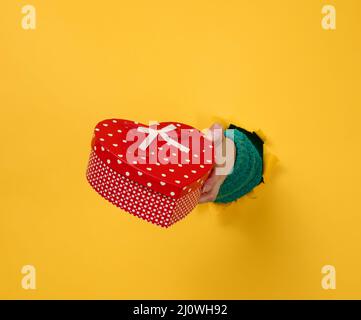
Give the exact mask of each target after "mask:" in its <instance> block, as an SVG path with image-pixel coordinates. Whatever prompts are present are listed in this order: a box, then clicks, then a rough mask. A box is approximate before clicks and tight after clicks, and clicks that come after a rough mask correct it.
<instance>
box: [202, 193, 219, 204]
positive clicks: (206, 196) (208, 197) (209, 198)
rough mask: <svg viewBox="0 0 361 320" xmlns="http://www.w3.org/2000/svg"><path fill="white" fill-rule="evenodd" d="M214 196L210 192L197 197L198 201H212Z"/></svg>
mask: <svg viewBox="0 0 361 320" xmlns="http://www.w3.org/2000/svg"><path fill="white" fill-rule="evenodd" d="M215 199H216V196H215V195H214V194H213V193H212V192H208V193H203V194H202V195H201V196H200V198H199V203H206V202H213V201H214V200H215Z"/></svg>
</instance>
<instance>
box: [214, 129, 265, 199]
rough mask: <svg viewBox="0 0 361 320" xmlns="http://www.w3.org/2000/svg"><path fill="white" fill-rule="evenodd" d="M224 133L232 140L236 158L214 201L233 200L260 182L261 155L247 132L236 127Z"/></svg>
mask: <svg viewBox="0 0 361 320" xmlns="http://www.w3.org/2000/svg"><path fill="white" fill-rule="evenodd" d="M232 131H233V132H232ZM224 134H225V136H226V137H228V138H230V139H232V140H233V141H234V144H235V147H236V158H235V163H234V167H233V171H232V172H231V173H230V174H229V175H228V177H227V178H226V180H224V182H223V184H222V185H221V188H220V190H219V193H218V196H217V198H216V200H215V201H214V202H216V203H228V202H232V201H235V200H237V199H239V198H240V197H242V196H244V195H245V194H247V193H248V192H250V191H252V189H253V188H254V187H256V186H257V185H258V184H260V183H261V182H262V171H263V160H262V156H261V155H260V152H259V150H257V148H256V146H255V145H254V144H253V143H252V142H251V140H250V139H249V138H248V137H247V134H245V133H244V132H242V131H240V130H237V129H235V130H226V131H225V133H224Z"/></svg>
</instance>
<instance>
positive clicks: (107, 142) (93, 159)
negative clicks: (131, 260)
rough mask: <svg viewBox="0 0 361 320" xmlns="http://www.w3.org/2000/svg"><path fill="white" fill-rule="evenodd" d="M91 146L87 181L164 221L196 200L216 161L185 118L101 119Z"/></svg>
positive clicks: (155, 220) (110, 197) (136, 212)
mask: <svg viewBox="0 0 361 320" xmlns="http://www.w3.org/2000/svg"><path fill="white" fill-rule="evenodd" d="M91 146H92V149H91V153H90V158H89V163H88V169H87V172H86V176H87V179H88V181H89V183H90V184H91V186H92V187H93V188H94V189H95V190H96V191H97V192H98V193H99V194H100V195H102V196H103V197H104V198H105V199H107V200H109V201H110V202H111V203H113V204H114V205H116V206H118V207H120V208H121V209H123V210H125V211H127V212H129V213H131V214H133V215H135V216H137V217H140V218H142V219H144V220H147V221H149V222H152V223H155V224H157V225H159V226H162V227H169V226H170V225H172V224H174V223H175V222H177V221H178V220H180V219H182V218H184V217H185V216H186V215H187V214H188V213H189V212H190V211H191V210H192V209H193V208H194V207H195V206H196V205H197V204H198V200H199V197H200V190H201V187H202V185H203V184H204V182H205V181H206V179H207V177H208V175H209V173H210V171H211V170H212V168H213V164H214V152H213V149H214V148H213V143H212V141H211V140H209V139H207V138H206V137H205V136H204V134H203V133H201V132H200V131H199V130H197V129H195V128H193V127H191V126H188V125H186V124H183V123H173V122H162V123H152V124H150V125H149V126H146V125H143V124H140V123H138V122H134V121H130V120H121V119H108V120H104V121H101V122H99V123H98V124H97V126H96V127H95V130H94V136H93V139H92V143H91Z"/></svg>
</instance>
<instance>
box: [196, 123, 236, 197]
mask: <svg viewBox="0 0 361 320" xmlns="http://www.w3.org/2000/svg"><path fill="white" fill-rule="evenodd" d="M206 135H207V136H208V137H209V138H212V139H213V143H214V148H215V150H216V154H215V157H216V164H215V166H214V167H213V169H212V171H211V173H210V174H209V176H208V179H207V181H206V182H205V183H204V185H203V188H202V192H201V196H200V199H199V203H206V202H213V201H214V200H216V198H217V195H218V192H219V189H220V187H221V185H222V183H223V182H224V180H225V179H226V178H227V176H228V174H229V173H230V172H231V171H232V169H233V165H234V161H235V145H234V142H233V141H232V140H231V139H228V138H226V137H225V136H224V134H223V128H222V126H221V125H220V124H218V123H215V124H213V125H212V126H211V127H210V128H209V129H208V132H207V134H206ZM217 150H219V151H221V152H220V153H221V154H225V156H222V155H221V156H220V155H219V152H217ZM223 159H224V161H223ZM222 169H225V170H222Z"/></svg>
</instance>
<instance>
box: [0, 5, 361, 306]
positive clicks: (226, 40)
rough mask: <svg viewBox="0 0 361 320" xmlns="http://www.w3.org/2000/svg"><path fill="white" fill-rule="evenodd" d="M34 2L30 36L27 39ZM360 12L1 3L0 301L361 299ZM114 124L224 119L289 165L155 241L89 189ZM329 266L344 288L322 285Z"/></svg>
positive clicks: (155, 232)
mask: <svg viewBox="0 0 361 320" xmlns="http://www.w3.org/2000/svg"><path fill="white" fill-rule="evenodd" d="M25 4H32V5H34V6H35V8H36V9H37V29H36V30H33V31H26V30H23V29H22V28H21V19H22V14H21V7H22V6H23V5H25ZM324 4H334V5H335V6H336V10H337V30H336V31H325V30H323V29H322V28H321V18H322V15H321V8H322V6H323V5H324ZM360 13H361V2H360V1H359V0H343V1H334V0H332V1H331V0H329V1H321V0H302V1H289V0H284V1H280V0H274V1H266V0H263V1H260V0H258V1H246V0H237V1H236V0H234V1H231V0H227V1H224V0H195V1H194V0H193V1H188V0H184V1H170V0H167V1H161V0H153V1H146V0H136V1H123V0H119V1H116V0H104V1H100V2H99V1H84V0H78V1H70V0H66V1H65V0H63V1H60V0H52V1H49V0H32V1H31V2H24V1H16V0H2V1H1V4H0V17H1V18H0V99H1V100H0V108H1V109H0V110H1V113H0V116H1V117H0V119H1V139H0V150H1V151H0V152H1V157H0V177H1V178H0V180H1V183H0V298H6V299H7V298H21V299H40V298H70V299H72V298H111V299H116V298H121V299H126V298H128V299H132V298H154V299H158V298H159V299H171V298H179V299H183V298H200V299H202V298H219V299H221V298H228V299H241V298H250V299H252V298H259V299H264V298H276V299H278V298H286V299H291V298H311V299H318V298H332V299H334V298H341V299H343V298H361V276H360V270H361V256H360V252H361V232H360V226H361V201H360V200H361V192H360V183H359V181H360V178H361V171H360V167H359V166H360V162H361V151H360V138H361V134H360V120H361V111H360V106H361V99H360V88H361V79H360V78H361V63H360V60H361V59H360V58H361V42H360V39H361V18H360ZM109 117H118V118H128V119H134V120H138V121H141V122H147V121H148V120H158V121H162V120H164V121H165V120H169V121H172V120H174V121H182V122H186V123H189V124H191V125H193V126H195V127H198V128H199V129H203V128H205V127H207V126H209V125H210V124H211V122H212V121H213V119H214V118H216V117H220V118H223V119H229V120H231V121H232V122H233V123H235V124H238V125H242V126H244V127H246V128H254V129H258V128H261V129H262V131H263V132H264V133H265V134H266V135H267V137H268V141H269V148H270V149H271V150H272V152H273V153H274V154H276V155H277V157H278V158H279V160H280V162H279V165H278V167H277V168H276V169H275V171H274V173H273V175H272V178H271V180H270V181H269V182H268V183H267V184H266V185H265V186H264V188H263V189H262V190H260V192H259V193H258V194H257V199H252V198H249V197H245V198H244V199H241V200H240V201H239V202H237V203H236V204H232V205H230V206H225V207H223V206H218V205H214V204H208V205H202V206H199V207H198V208H197V209H196V210H195V211H193V212H192V213H191V214H190V215H189V216H188V217H187V218H186V219H185V220H183V221H182V222H180V223H177V224H175V225H174V226H173V227H171V228H169V229H166V230H165V229H161V228H159V227H156V226H153V225H151V224H149V223H146V222H143V221H141V220H139V219H136V218H135V217H133V216H131V215H129V214H127V213H124V212H122V211H121V210H120V209H118V208H116V207H115V206H112V205H110V204H109V203H108V202H106V201H105V200H103V199H102V198H101V197H100V196H99V195H98V194H97V193H96V192H94V191H93V190H92V189H91V188H90V186H89V185H88V184H87V182H86V179H85V169H86V165H87V157H88V153H89V144H90V139H91V135H92V129H93V127H94V125H95V124H96V123H97V122H98V121H100V120H102V119H105V118H109ZM26 264H30V265H34V266H35V267H36V270H37V289H36V290H33V291H32V290H28V291H27V290H24V289H22V287H21V279H22V276H23V275H22V274H21V272H20V271H21V267H22V266H23V265H26ZM328 264H330V265H334V266H335V267H336V272H337V278H336V279H337V288H336V290H324V289H322V287H321V279H322V274H321V268H322V266H324V265H328Z"/></svg>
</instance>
